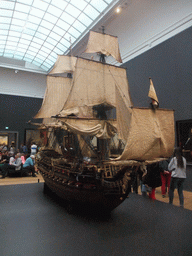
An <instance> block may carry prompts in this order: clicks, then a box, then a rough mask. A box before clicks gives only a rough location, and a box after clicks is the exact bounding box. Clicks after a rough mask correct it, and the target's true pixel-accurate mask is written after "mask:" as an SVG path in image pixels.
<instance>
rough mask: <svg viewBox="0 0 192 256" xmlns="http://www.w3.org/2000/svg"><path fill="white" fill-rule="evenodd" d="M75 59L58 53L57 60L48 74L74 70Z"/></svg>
mask: <svg viewBox="0 0 192 256" xmlns="http://www.w3.org/2000/svg"><path fill="white" fill-rule="evenodd" d="M76 59H77V58H76V57H73V56H65V55H58V57H57V61H56V62H55V65H54V67H53V69H52V70H51V71H50V72H49V75H56V74H63V73H73V72H74V71H75V63H76Z"/></svg>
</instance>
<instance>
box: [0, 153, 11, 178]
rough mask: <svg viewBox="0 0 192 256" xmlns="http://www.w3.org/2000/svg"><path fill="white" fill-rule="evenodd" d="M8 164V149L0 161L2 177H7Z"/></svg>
mask: <svg viewBox="0 0 192 256" xmlns="http://www.w3.org/2000/svg"><path fill="white" fill-rule="evenodd" d="M8 166H9V155H8V151H5V152H3V154H2V158H1V162H0V170H1V175H2V178H5V177H6V176H7V174H8Z"/></svg>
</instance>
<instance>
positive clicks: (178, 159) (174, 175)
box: [168, 148, 186, 207]
mask: <svg viewBox="0 0 192 256" xmlns="http://www.w3.org/2000/svg"><path fill="white" fill-rule="evenodd" d="M168 170H169V171H170V172H171V184H170V190H169V203H170V204H172V203H173V197H174V190H175V188H177V191H178V195H179V201H180V206H181V207H183V205H184V198H183V183H184V181H185V179H186V159H185V158H184V157H183V156H182V150H181V148H175V151H174V157H173V158H172V159H171V161H170V163H169V166H168Z"/></svg>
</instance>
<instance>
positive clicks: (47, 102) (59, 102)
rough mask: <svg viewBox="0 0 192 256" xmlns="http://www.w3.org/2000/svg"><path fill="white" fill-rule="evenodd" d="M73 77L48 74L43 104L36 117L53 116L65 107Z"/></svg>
mask: <svg viewBox="0 0 192 256" xmlns="http://www.w3.org/2000/svg"><path fill="white" fill-rule="evenodd" d="M71 81H72V79H71V78H67V77H52V76H47V88H46V92H45V95H44V99H43V103H42V106H41V108H40V110H39V112H38V113H37V115H36V116H35V118H51V117H52V116H55V115H57V114H58V113H59V111H60V110H61V109H62V108H63V104H64V103H65V101H66V99H67V97H68V95H69V91H70V88H71Z"/></svg>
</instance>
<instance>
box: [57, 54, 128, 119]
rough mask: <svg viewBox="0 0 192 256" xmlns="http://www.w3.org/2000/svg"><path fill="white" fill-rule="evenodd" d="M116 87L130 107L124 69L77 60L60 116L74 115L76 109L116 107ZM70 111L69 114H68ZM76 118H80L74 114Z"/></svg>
mask: <svg viewBox="0 0 192 256" xmlns="http://www.w3.org/2000/svg"><path fill="white" fill-rule="evenodd" d="M116 87H118V88H119V91H120V92H121V95H122V97H123V98H124V99H125V100H126V101H127V104H128V105H129V106H131V105H132V101H131V97H130V94H129V90H128V88H129V86H128V81H127V76H126V69H125V68H120V67H115V66H112V65H108V64H103V63H100V62H96V61H92V60H87V59H83V58H78V59H77V62H76V68H75V72H74V76H73V84H72V88H71V91H70V95H69V97H68V99H67V101H66V103H65V105H64V107H63V110H62V111H61V112H60V116H67V115H69V114H71V115H72V114H74V113H73V112H74V110H77V107H89V106H90V107H93V106H97V105H102V104H103V105H105V106H109V107H111V108H115V107H116V105H117V104H116ZM70 110H71V113H70ZM75 114H76V115H77V116H78V117H81V116H79V115H78V114H77V112H76V113H75Z"/></svg>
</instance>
